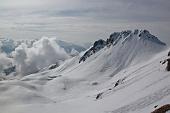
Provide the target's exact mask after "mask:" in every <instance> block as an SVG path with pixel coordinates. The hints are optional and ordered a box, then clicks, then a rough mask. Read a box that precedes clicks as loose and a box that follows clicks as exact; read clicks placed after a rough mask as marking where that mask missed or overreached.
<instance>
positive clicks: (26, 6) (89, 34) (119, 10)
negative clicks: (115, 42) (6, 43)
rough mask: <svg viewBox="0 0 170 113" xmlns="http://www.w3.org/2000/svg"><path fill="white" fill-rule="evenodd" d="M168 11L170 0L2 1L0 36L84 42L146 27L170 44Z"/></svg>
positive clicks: (0, 3) (169, 17) (0, 8)
mask: <svg viewBox="0 0 170 113" xmlns="http://www.w3.org/2000/svg"><path fill="white" fill-rule="evenodd" d="M169 10H170V1H168V0H138V1H136V0H126V1H125V0H107V1H106V0H86V1H83V0H69V1H68V0H57V1H56V0H43V1H41V0H1V2H0V18H1V19H0V38H12V39H36V38H41V37H43V36H47V37H57V38H58V39H59V40H65V41H69V42H75V43H85V42H93V41H94V40H96V39H101V38H102V39H106V38H108V36H109V35H110V34H111V33H112V32H115V31H122V30H134V29H147V30H149V31H150V32H151V33H152V34H153V35H155V36H157V37H158V38H159V39H160V40H161V41H163V42H166V43H167V44H168V45H170V39H169V36H170V29H169V26H170V14H169Z"/></svg>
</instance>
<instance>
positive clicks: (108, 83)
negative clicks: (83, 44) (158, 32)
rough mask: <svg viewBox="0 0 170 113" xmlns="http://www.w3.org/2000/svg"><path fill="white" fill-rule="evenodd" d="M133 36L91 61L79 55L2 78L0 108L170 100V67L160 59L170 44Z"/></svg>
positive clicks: (132, 105) (118, 106) (147, 107)
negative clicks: (18, 76)
mask: <svg viewBox="0 0 170 113" xmlns="http://www.w3.org/2000/svg"><path fill="white" fill-rule="evenodd" d="M129 39H130V40H128V41H127V42H125V43H122V42H123V41H124V40H120V41H119V42H118V43H117V44H116V45H114V46H113V45H111V46H110V47H107V46H106V47H104V48H103V49H101V50H100V51H98V52H97V53H95V54H93V55H91V56H90V57H88V58H87V59H86V61H85V62H81V63H79V59H80V56H76V57H73V58H71V59H68V60H66V61H65V62H64V63H63V64H62V65H61V66H60V67H58V68H56V69H54V70H47V71H44V72H41V73H37V74H32V75H29V76H25V77H23V78H21V79H17V80H6V81H1V82H0V109H1V111H0V112H3V113H37V112H39V113H149V112H151V111H153V110H154V109H155V108H154V106H155V105H158V106H161V105H164V104H167V103H169V102H170V82H169V81H170V72H167V71H165V68H166V64H164V65H162V64H161V63H160V61H162V60H165V59H166V58H167V57H168V56H167V54H168V50H164V51H162V50H163V48H164V46H163V45H161V44H158V43H156V42H153V41H148V40H145V41H144V40H141V39H140V38H138V37H136V38H135V37H132V38H129ZM161 51H162V52H161ZM118 81H119V82H118ZM116 83H118V85H117V86H116V87H115V84H116ZM99 94H100V96H99V97H98V98H97V99H96V97H97V96H98V95H99Z"/></svg>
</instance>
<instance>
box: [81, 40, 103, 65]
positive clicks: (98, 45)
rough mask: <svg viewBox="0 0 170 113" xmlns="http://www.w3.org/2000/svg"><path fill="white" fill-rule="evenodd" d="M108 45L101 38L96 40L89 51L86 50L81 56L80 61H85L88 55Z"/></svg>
mask: <svg viewBox="0 0 170 113" xmlns="http://www.w3.org/2000/svg"><path fill="white" fill-rule="evenodd" d="M105 46H106V41H104V40H102V39H100V40H98V41H96V42H95V43H94V44H93V47H91V48H90V49H89V50H88V51H86V52H85V54H84V55H83V56H82V57H81V58H80V60H79V63H81V62H82V61H83V62H84V61H85V60H86V59H87V58H88V57H90V56H91V55H92V54H94V53H96V52H97V51H99V50H101V49H102V48H104V47H105Z"/></svg>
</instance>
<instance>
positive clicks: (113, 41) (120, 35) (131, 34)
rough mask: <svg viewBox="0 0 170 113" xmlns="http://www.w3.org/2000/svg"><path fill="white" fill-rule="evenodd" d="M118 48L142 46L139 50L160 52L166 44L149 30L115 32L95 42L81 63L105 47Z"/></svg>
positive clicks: (81, 59)
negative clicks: (105, 38)
mask: <svg viewBox="0 0 170 113" xmlns="http://www.w3.org/2000/svg"><path fill="white" fill-rule="evenodd" d="M111 45H112V46H118V47H123V46H124V47H125V48H126V47H129V46H134V47H136V46H138V47H139V46H140V47H139V48H143V49H144V48H145V49H148V50H153V51H157V50H158V51H159V50H161V49H162V48H163V47H164V46H165V45H166V44H165V43H164V42H162V41H160V40H159V39H158V38H157V37H156V36H154V35H152V34H151V33H150V32H149V31H148V30H145V29H144V30H139V29H135V30H134V31H132V30H125V31H121V32H114V33H112V34H111V35H110V37H109V38H108V39H107V40H106V41H104V40H102V39H100V40H98V41H95V43H94V45H93V46H92V47H91V48H90V49H89V50H88V51H86V53H85V54H84V55H83V56H82V57H81V58H80V61H79V62H81V61H85V60H86V58H87V57H89V56H91V55H92V54H94V53H96V52H98V51H99V50H101V49H102V48H104V47H105V46H107V47H110V46H111Z"/></svg>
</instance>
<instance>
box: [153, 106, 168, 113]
mask: <svg viewBox="0 0 170 113" xmlns="http://www.w3.org/2000/svg"><path fill="white" fill-rule="evenodd" d="M169 110H170V104H166V105H163V106H161V107H160V108H158V109H156V110H154V111H153V112H151V113H166V112H167V111H169Z"/></svg>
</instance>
